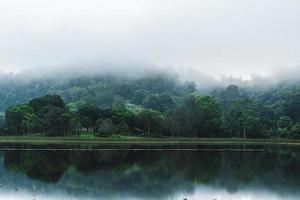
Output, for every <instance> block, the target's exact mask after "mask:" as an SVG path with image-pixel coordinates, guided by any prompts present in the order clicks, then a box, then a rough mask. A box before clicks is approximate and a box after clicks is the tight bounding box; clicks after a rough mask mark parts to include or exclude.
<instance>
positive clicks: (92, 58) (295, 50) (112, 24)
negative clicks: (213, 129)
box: [0, 0, 300, 79]
mask: <svg viewBox="0 0 300 200" xmlns="http://www.w3.org/2000/svg"><path fill="white" fill-rule="evenodd" d="M299 20H300V1H299V0H226V1H224V0H26V1H24V0H7V1H0V69H1V70H2V71H5V72H9V71H14V72H19V71H24V70H27V71H28V70H46V69H47V70H49V68H60V67H63V66H72V65H76V66H84V67H85V68H88V67H89V66H94V67H95V66H96V67H97V68H99V69H101V68H107V69H110V70H118V69H119V67H123V69H125V70H127V69H128V70H134V69H137V68H140V69H139V70H141V71H143V70H144V68H147V67H148V68H152V67H153V66H156V68H158V69H169V68H171V69H174V70H175V71H176V70H177V71H178V72H179V73H185V74H189V75H192V76H197V75H198V74H199V76H200V74H202V73H205V74H209V75H211V76H213V77H219V76H221V75H224V74H225V75H227V76H230V75H233V76H241V77H242V78H245V79H249V78H250V77H251V74H258V75H263V76H265V75H270V74H272V73H274V71H275V72H277V71H278V70H286V69H289V68H294V69H295V68H298V66H300V39H299V36H300V23H299ZM84 67H81V68H82V69H84ZM112 68H114V69H112ZM299 68H300V67H299Z"/></svg>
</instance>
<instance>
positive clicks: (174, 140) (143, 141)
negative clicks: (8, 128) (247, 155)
mask: <svg viewBox="0 0 300 200" xmlns="http://www.w3.org/2000/svg"><path fill="white" fill-rule="evenodd" d="M0 143H1V144H91V145H97V144H98V145H288V146H300V140H296V139H295V140H293V139H250V138H247V139H243V138H186V137H164V138H158V137H157V138H155V137H134V136H117V135H115V136H110V137H90V136H55V137H50V136H33V135H32V136H0Z"/></svg>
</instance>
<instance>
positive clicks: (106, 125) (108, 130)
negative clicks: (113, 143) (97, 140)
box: [96, 119, 117, 136]
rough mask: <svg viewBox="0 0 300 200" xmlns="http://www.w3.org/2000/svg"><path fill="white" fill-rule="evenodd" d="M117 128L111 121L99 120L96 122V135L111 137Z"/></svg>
mask: <svg viewBox="0 0 300 200" xmlns="http://www.w3.org/2000/svg"><path fill="white" fill-rule="evenodd" d="M116 129H117V128H116V126H115V125H114V123H113V122H112V121H111V119H105V120H102V119H98V120H97V122H96V135H97V136H109V135H112V134H114V133H115V132H116Z"/></svg>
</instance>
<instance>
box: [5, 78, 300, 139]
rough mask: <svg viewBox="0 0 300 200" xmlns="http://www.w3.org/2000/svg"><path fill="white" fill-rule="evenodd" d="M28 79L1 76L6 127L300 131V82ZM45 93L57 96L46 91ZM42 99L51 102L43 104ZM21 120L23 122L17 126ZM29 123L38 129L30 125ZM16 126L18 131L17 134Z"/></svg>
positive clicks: (250, 133) (213, 133)
mask: <svg viewBox="0 0 300 200" xmlns="http://www.w3.org/2000/svg"><path fill="white" fill-rule="evenodd" d="M22 80H23V81H22ZM24 80H25V79H17V78H14V79H9V78H7V79H2V80H1V83H0V110H1V111H2V112H4V111H6V115H7V116H6V119H5V121H4V120H2V122H1V129H2V130H5V131H4V132H6V133H9V132H11V134H25V133H28V132H32V131H33V130H36V131H37V132H41V131H44V130H46V129H45V127H43V126H44V125H45V124H44V125H43V123H47V127H48V129H47V130H48V131H50V132H51V133H53V132H54V133H57V134H59V133H61V132H64V133H65V132H68V131H70V132H72V131H74V130H73V129H72V128H74V127H77V128H76V130H88V131H89V130H92V131H93V132H97V131H98V130H100V129H107V128H109V127H111V126H116V127H118V126H121V129H122V131H124V130H126V131H125V132H129V131H130V132H132V131H133V130H139V131H141V132H146V131H147V132H148V133H149V134H155V135H172V136H198V137H256V138H258V137H260V138H268V137H288V138H297V137H299V135H300V84H298V83H293V84H283V83H282V84H278V85H276V86H273V87H269V88H267V89H266V88H264V89H261V88H254V87H243V88H239V87H238V86H237V85H228V86H225V87H224V88H215V89H214V90H211V91H210V92H209V93H205V94H204V93H202V92H201V91H198V90H197V86H196V83H195V82H192V81H186V82H182V81H180V80H179V78H178V76H176V75H168V74H152V75H148V76H144V77H140V78H129V77H125V76H123V77H122V76H113V75H94V76H80V77H76V78H64V79H59V78H43V79H32V80H26V81H24ZM45 95H55V96H46V97H42V98H39V97H41V96H45ZM60 97H61V99H60ZM36 98H37V99H36ZM56 101H59V102H60V104H59V106H57V105H56V103H55V102H56ZM35 102H38V104H41V105H44V106H46V107H45V108H44V107H43V106H41V105H38V107H37V108H36V106H37V105H36V103H35ZM53 102H54V103H53ZM24 103H25V104H24ZM15 105H17V106H15ZM11 106H13V107H11ZM51 116H53V117H54V118H55V119H57V118H59V117H60V116H61V117H62V118H61V119H62V121H61V122H55V123H56V124H53V126H55V125H57V123H62V124H61V129H56V130H52V129H51V126H52V125H51V124H49V123H50V122H51V120H49V119H50V118H51ZM66 116H68V117H67V118H65V117H66ZM48 117H50V118H48ZM16 119H18V120H19V121H18V123H16V122H15V121H14V120H16ZM26 120H27V121H26ZM28 120H29V121H28ZM30 120H36V121H34V122H33V121H30ZM42 120H44V122H42ZM99 120H100V121H99ZM103 120H104V121H103ZM105 120H109V121H105ZM54 121H55V120H54ZM48 122H49V123H48ZM75 122H76V123H75ZM103 122H105V123H103ZM72 123H73V125H71V124H72ZM74 123H75V124H74ZM16 124H18V127H13V126H15V125H16ZM28 124H31V125H32V124H33V125H34V128H32V129H28V126H29V125H28ZM149 124H151V130H150V125H149ZM45 126H46V125H45ZM101 126H103V127H101ZM57 127H58V126H57ZM9 129H11V130H15V131H14V133H12V132H13V131H9ZM113 130H117V129H113ZM45 132H47V131H45Z"/></svg>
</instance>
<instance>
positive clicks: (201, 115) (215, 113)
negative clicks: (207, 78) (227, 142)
mask: <svg viewBox="0 0 300 200" xmlns="http://www.w3.org/2000/svg"><path fill="white" fill-rule="evenodd" d="M166 123H167V127H168V129H169V133H170V134H171V135H176V136H198V137H213V136H218V135H219V134H220V126H221V111H220V106H219V104H218V102H217V101H216V99H214V98H213V97H210V96H197V95H190V96H189V97H187V98H186V100H185V102H184V104H183V105H182V106H180V107H178V108H176V109H175V110H174V111H172V112H171V113H170V114H169V115H168V117H167V119H166Z"/></svg>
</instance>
